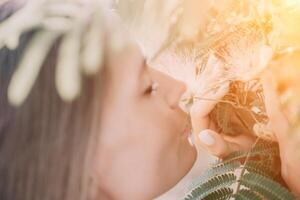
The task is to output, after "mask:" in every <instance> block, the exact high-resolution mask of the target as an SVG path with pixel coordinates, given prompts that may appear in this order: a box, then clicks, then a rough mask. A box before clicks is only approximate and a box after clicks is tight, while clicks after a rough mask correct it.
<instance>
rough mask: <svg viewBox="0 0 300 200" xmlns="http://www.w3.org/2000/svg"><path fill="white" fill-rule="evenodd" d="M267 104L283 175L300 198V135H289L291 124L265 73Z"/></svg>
mask: <svg viewBox="0 0 300 200" xmlns="http://www.w3.org/2000/svg"><path fill="white" fill-rule="evenodd" d="M262 83H263V89H264V96H265V102H266V103H265V104H266V110H267V114H268V116H269V119H270V123H269V128H270V129H271V130H273V132H274V134H275V136H276V138H277V141H278V143H279V151H280V159H281V175H282V177H283V179H284V180H285V181H286V183H287V185H288V186H289V188H290V189H291V191H292V192H294V194H295V195H296V196H297V197H298V198H300V185H299V179H300V170H299V167H300V151H299V150H300V149H299V144H300V143H299V142H300V133H298V134H297V133H296V134H295V135H290V134H289V129H290V127H289V123H288V120H287V118H286V117H285V116H284V114H283V112H282V111H281V110H280V103H279V98H278V96H277V94H276V90H275V81H274V80H273V77H272V74H270V73H268V72H267V73H265V74H264V75H263V77H262Z"/></svg>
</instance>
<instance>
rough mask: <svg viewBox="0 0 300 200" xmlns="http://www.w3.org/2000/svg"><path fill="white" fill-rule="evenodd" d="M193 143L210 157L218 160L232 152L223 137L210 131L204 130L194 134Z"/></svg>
mask: <svg viewBox="0 0 300 200" xmlns="http://www.w3.org/2000/svg"><path fill="white" fill-rule="evenodd" d="M195 142H196V145H197V146H202V147H203V148H204V149H206V150H207V151H208V152H210V153H211V154H212V155H214V156H217V157H219V158H224V157H226V156H227V155H229V154H230V153H231V152H232V150H231V148H230V145H229V144H228V143H227V142H226V141H225V140H224V139H223V137H222V136H221V135H220V134H218V133H216V132H214V131H212V130H210V129H205V130H203V131H201V132H200V133H199V134H196V135H195Z"/></svg>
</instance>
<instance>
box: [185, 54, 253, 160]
mask: <svg viewBox="0 0 300 200" xmlns="http://www.w3.org/2000/svg"><path fill="white" fill-rule="evenodd" d="M225 73H226V71H225V67H224V65H223V64H222V62H220V61H219V60H218V59H217V58H216V57H215V56H213V55H212V56H210V58H209V60H208V63H207V66H206V67H205V70H204V71H203V72H202V74H201V75H202V76H201V77H200V83H199V87H198V88H199V90H198V91H197V96H198V97H199V98H198V99H197V100H196V102H195V103H194V105H193V106H192V107H191V109H190V115H191V119H192V126H193V133H194V137H195V143H196V146H202V147H204V148H205V149H206V150H208V151H209V152H210V153H211V154H213V155H215V156H217V157H225V156H226V155H228V154H230V153H231V152H233V151H237V150H249V149H250V148H251V146H252V144H253V143H254V142H255V136H251V135H245V134H241V135H239V136H235V137H231V136H227V135H224V134H221V133H217V132H215V131H216V130H217V129H216V126H215V124H214V123H213V122H212V121H211V119H210V117H209V114H210V112H211V111H212V110H213V108H214V106H215V105H216V104H217V103H218V101H219V100H221V99H222V97H223V96H224V95H225V94H226V93H227V92H228V89H229V81H226V79H225V80H224V77H225V78H226V76H224V75H225ZM222 79H223V80H222ZM215 85H221V87H219V88H217V89H214V90H213V89H212V88H214V86H215Z"/></svg>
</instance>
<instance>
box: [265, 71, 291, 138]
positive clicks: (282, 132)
mask: <svg viewBox="0 0 300 200" xmlns="http://www.w3.org/2000/svg"><path fill="white" fill-rule="evenodd" d="M261 81H262V85H263V91H264V97H265V106H266V112H267V114H268V117H269V119H270V122H269V126H270V127H271V128H272V130H274V133H275V136H276V137H277V140H279V141H281V142H283V141H285V140H286V137H287V131H288V127H289V126H288V121H287V119H286V117H285V116H284V115H283V113H282V111H281V110H280V102H279V97H278V96H277V94H276V86H275V81H274V80H273V77H272V75H271V74H270V73H268V72H266V73H265V74H264V75H263V76H262V78H261Z"/></svg>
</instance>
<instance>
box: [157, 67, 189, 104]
mask: <svg viewBox="0 0 300 200" xmlns="http://www.w3.org/2000/svg"><path fill="white" fill-rule="evenodd" d="M156 76H157V80H158V81H159V86H160V88H161V90H162V93H161V94H162V95H163V97H164V98H165V100H166V102H167V104H168V105H169V106H170V107H171V108H172V109H177V108H178V107H179V101H180V100H181V97H182V95H183V94H184V93H185V91H186V89H187V87H186V85H185V83H184V82H182V81H179V80H176V79H174V78H172V77H170V76H168V75H167V74H164V73H162V72H158V71H156Z"/></svg>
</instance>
